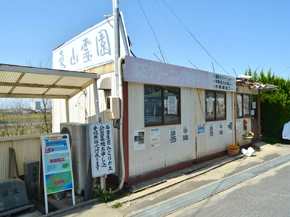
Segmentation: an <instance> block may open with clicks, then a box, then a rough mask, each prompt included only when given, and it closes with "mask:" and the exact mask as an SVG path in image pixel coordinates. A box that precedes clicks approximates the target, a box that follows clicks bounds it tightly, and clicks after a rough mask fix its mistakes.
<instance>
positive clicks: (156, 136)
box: [150, 127, 160, 148]
mask: <svg viewBox="0 0 290 217" xmlns="http://www.w3.org/2000/svg"><path fill="white" fill-rule="evenodd" d="M158 146H160V129H159V128H158V127H156V128H151V129H150V147H151V148H154V147H158Z"/></svg>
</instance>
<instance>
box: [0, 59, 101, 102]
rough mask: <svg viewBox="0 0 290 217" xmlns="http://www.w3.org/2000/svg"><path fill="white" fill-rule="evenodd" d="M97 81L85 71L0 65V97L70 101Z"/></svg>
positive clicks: (96, 77) (91, 74)
mask: <svg viewBox="0 0 290 217" xmlns="http://www.w3.org/2000/svg"><path fill="white" fill-rule="evenodd" d="M99 78H100V76H99V75H97V74H93V73H86V72H78V71H65V70H55V69H48V68H38V67H30V66H18V65H8V64H0V97H2V98H52V99H69V98H71V97H73V96H74V95H76V94H77V93H79V92H80V91H82V90H83V89H84V88H86V87H88V86H89V85H90V84H92V83H94V82H95V80H96V79H99Z"/></svg>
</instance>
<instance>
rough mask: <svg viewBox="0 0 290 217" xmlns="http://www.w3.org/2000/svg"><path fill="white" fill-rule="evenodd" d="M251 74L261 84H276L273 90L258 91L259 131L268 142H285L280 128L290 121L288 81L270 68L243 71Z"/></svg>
mask: <svg viewBox="0 0 290 217" xmlns="http://www.w3.org/2000/svg"><path fill="white" fill-rule="evenodd" d="M245 74H246V75H251V76H252V80H255V81H259V82H261V83H262V84H272V85H276V86H277V87H278V88H277V90H275V91H260V101H261V126H262V128H261V131H262V139H263V140H266V141H267V142H270V143H275V142H287V141H283V139H282V130H283V126H284V124H285V123H287V122H288V121H290V111H289V108H290V81H289V79H288V80H285V79H284V78H281V77H278V76H275V73H273V72H272V70H271V69H269V70H268V71H267V73H265V72H264V71H263V69H262V70H261V71H260V74H259V75H258V74H257V73H256V74H254V75H252V71H251V69H248V70H247V71H246V72H245Z"/></svg>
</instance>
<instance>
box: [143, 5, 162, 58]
mask: <svg viewBox="0 0 290 217" xmlns="http://www.w3.org/2000/svg"><path fill="white" fill-rule="evenodd" d="M138 2H139V5H140V7H141V9H142V11H143V14H144V16H145V18H146V20H147V22H148V24H149V26H150V28H151V31H152V32H153V34H154V37H155V39H156V43H157V46H158V49H159V51H160V53H161V56H162V58H163V62H166V61H165V58H166V57H165V54H164V52H163V50H162V49H161V46H160V43H159V41H158V39H157V36H156V34H155V32H154V30H153V28H152V26H151V24H150V22H149V19H148V17H147V15H146V13H145V11H144V9H143V7H142V5H141V2H140V1H139V0H138ZM163 55H164V56H163ZM164 57H165V58H164Z"/></svg>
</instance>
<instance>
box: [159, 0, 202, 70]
mask: <svg viewBox="0 0 290 217" xmlns="http://www.w3.org/2000/svg"><path fill="white" fill-rule="evenodd" d="M154 2H155V4H156V5H157V6H158V8H159V10H160V11H161V13H162V14H163V16H164V17H165V19H166V20H167V22H168V23H169V25H170V26H171V28H172V29H173V31H174V32H175V34H176V35H177V37H178V38H179V40H180V41H181V42H182V44H183V46H184V47H185V49H186V50H187V52H188V53H189V55H190V56H193V55H192V54H191V52H190V51H189V49H188V46H186V45H185V43H184V41H183V40H182V38H181V37H180V35H179V34H178V32H177V31H176V30H175V29H174V28H173V25H172V24H171V22H170V21H169V19H168V18H167V16H166V15H165V13H164V12H163V10H162V9H161V7H160V5H159V4H158V2H157V1H156V0H154ZM188 61H189V60H188ZM189 62H190V61H189ZM190 63H191V64H192V65H193V66H194V67H195V68H196V69H198V68H197V66H196V65H194V64H193V63H192V62H190Z"/></svg>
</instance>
